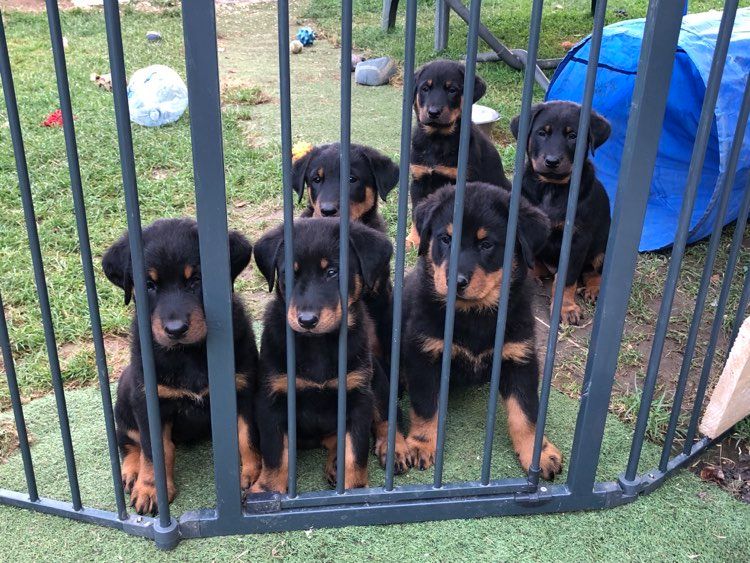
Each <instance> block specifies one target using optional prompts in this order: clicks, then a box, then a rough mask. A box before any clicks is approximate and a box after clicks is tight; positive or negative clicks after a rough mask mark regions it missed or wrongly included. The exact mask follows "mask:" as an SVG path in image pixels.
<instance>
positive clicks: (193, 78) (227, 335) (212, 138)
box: [182, 2, 242, 521]
mask: <svg viewBox="0 0 750 563" xmlns="http://www.w3.org/2000/svg"><path fill="white" fill-rule="evenodd" d="M182 22H183V23H182V26H183V35H184V38H185V67H186V70H187V84H188V92H189V96H188V103H189V106H190V134H191V135H190V136H191V140H192V149H193V173H194V177H195V202H196V211H197V216H198V241H199V245H200V255H201V270H202V271H203V272H205V273H206V274H207V275H204V276H203V308H204V310H205V314H206V323H207V325H208V333H207V337H206V351H207V356H208V358H207V359H208V379H209V387H210V390H211V402H210V404H211V434H212V435H213V451H214V480H215V485H216V511H217V515H218V518H219V520H225V521H227V520H232V519H235V520H236V519H238V518H240V516H241V514H242V501H241V491H240V475H239V443H238V435H237V390H236V388H235V382H234V379H235V378H234V373H235V363H234V335H233V330H232V329H233V327H232V280H231V277H230V268H229V236H228V231H227V229H228V226H227V198H226V186H225V178H224V147H223V140H222V133H221V102H220V99H219V59H218V56H217V54H216V53H217V52H216V45H217V43H216V13H215V6H214V3H213V2H183V3H182Z"/></svg>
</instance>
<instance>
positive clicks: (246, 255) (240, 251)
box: [229, 231, 253, 281]
mask: <svg viewBox="0 0 750 563" xmlns="http://www.w3.org/2000/svg"><path fill="white" fill-rule="evenodd" d="M252 254H253V245H252V244H250V241H249V240H247V239H246V238H245V237H244V236H243V235H241V234H240V233H239V232H237V231H229V267H230V270H231V275H232V281H234V280H235V279H237V276H239V275H240V273H241V272H242V270H244V269H245V268H246V267H247V265H248V264H249V263H250V257H251V256H252Z"/></svg>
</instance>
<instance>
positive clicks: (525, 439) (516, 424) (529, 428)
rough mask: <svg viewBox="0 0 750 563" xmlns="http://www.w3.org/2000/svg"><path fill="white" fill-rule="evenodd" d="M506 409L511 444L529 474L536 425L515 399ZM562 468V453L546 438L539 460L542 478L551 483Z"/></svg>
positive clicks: (510, 399) (506, 404) (513, 398)
mask: <svg viewBox="0 0 750 563" xmlns="http://www.w3.org/2000/svg"><path fill="white" fill-rule="evenodd" d="M505 408H506V410H507V412H508V434H509V435H510V439H511V442H513V449H514V450H515V452H516V455H518V461H519V462H520V463H521V467H523V470H524V471H526V472H528V471H529V467H530V466H531V459H532V457H533V455H534V436H535V434H536V425H535V424H534V423H533V422H532V421H530V420H529V419H528V417H527V416H526V414H525V413H524V412H523V409H522V408H521V405H520V404H519V403H518V400H517V399H516V398H515V397H510V398H508V400H506V401H505ZM562 467H563V456H562V453H560V450H558V449H557V448H556V447H555V445H554V444H553V443H552V442H550V441H548V440H547V437H546V436H545V437H544V440H543V442H542V453H541V456H540V458H539V468H540V470H541V475H542V477H543V478H544V479H547V480H548V481H551V480H553V479H554V478H555V475H557V474H558V473H560V472H561V471H562Z"/></svg>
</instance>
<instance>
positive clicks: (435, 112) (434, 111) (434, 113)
mask: <svg viewBox="0 0 750 563" xmlns="http://www.w3.org/2000/svg"><path fill="white" fill-rule="evenodd" d="M427 115H429V116H430V117H431V118H433V119H435V118H436V117H440V108H439V107H435V106H429V107H428V108H427Z"/></svg>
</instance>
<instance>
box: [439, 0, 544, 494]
mask: <svg viewBox="0 0 750 563" xmlns="http://www.w3.org/2000/svg"><path fill="white" fill-rule="evenodd" d="M472 7H473V5H472ZM543 8H544V0H534V3H533V5H532V7H531V18H530V27H529V45H528V60H529V61H531V62H535V61H536V59H537V53H538V50H539V34H540V32H541V27H542V9H543ZM467 60H468V58H467ZM535 66H536V64H527V65H526V68H525V69H524V75H523V95H522V97H521V117H520V119H519V130H518V144H517V145H516V160H515V165H514V170H516V173H515V174H514V175H513V188H512V190H511V194H510V209H509V210H508V228H507V232H506V235H505V254H504V255H503V271H504V272H510V271H511V269H512V267H513V266H512V263H513V254H514V252H515V248H516V230H517V228H518V209H519V206H520V205H521V189H522V186H521V182H522V179H523V174H522V171H523V168H524V161H525V159H526V150H525V149H524V147H526V144H527V142H528V137H529V130H530V128H531V119H530V116H531V102H532V98H533V97H534V68H535ZM462 125H463V122H462ZM453 232H454V233H455V232H456V230H455V228H454V230H453ZM451 258H453V248H451ZM510 281H511V276H503V280H502V282H501V284H500V298H499V299H500V301H499V304H498V311H497V324H496V326H495V345H494V352H493V354H492V368H491V371H490V397H489V400H488V403H487V430H486V433H485V436H484V453H483V457H482V478H481V480H482V484H483V485H487V484H488V483H489V482H490V470H491V464H492V442H493V439H494V436H495V415H496V413H497V399H498V394H499V390H500V369H501V366H502V354H501V351H502V349H503V343H504V341H505V323H506V321H507V316H508V299H509V298H510ZM550 333H551V331H550ZM446 342H447V340H446Z"/></svg>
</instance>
